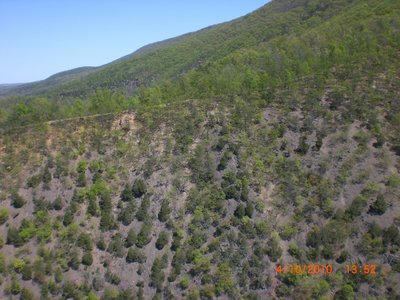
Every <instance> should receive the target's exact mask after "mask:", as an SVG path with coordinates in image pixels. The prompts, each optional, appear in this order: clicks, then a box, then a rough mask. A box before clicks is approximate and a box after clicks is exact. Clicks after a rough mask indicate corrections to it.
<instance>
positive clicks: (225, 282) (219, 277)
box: [215, 262, 234, 295]
mask: <svg viewBox="0 0 400 300" xmlns="http://www.w3.org/2000/svg"><path fill="white" fill-rule="evenodd" d="M215 277H216V287H215V288H216V292H217V295H221V294H223V293H230V292H232V290H233V289H234V281H233V279H232V270H231V268H230V267H229V264H228V263H227V262H224V263H221V264H219V265H218V268H217V271H216V274H215Z"/></svg>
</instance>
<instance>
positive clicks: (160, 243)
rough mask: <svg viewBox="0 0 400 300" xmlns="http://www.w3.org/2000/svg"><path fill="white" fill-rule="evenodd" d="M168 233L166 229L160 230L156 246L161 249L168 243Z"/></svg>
mask: <svg viewBox="0 0 400 300" xmlns="http://www.w3.org/2000/svg"><path fill="white" fill-rule="evenodd" d="M168 240H169V235H168V233H167V232H166V231H161V232H160V234H159V236H158V239H157V241H156V248H157V249H158V250H162V249H163V248H164V247H165V245H166V244H168Z"/></svg>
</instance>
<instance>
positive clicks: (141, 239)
mask: <svg viewBox="0 0 400 300" xmlns="http://www.w3.org/2000/svg"><path fill="white" fill-rule="evenodd" d="M151 229H152V225H151V224H150V223H143V225H142V228H141V229H140V232H139V234H138V236H137V239H136V246H138V247H139V248H143V247H144V246H146V245H147V244H148V243H150V241H151Z"/></svg>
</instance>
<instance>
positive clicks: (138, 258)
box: [125, 248, 146, 263]
mask: <svg viewBox="0 0 400 300" xmlns="http://www.w3.org/2000/svg"><path fill="white" fill-rule="evenodd" d="M125 260H126V262H127V263H144V262H146V255H145V254H144V253H143V252H142V251H140V250H139V249H137V248H129V250H128V253H127V254H126V258H125Z"/></svg>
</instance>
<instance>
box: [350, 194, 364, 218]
mask: <svg viewBox="0 0 400 300" xmlns="http://www.w3.org/2000/svg"><path fill="white" fill-rule="evenodd" d="M366 205H367V200H366V199H365V198H364V197H363V196H362V195H358V196H357V197H356V198H354V199H353V202H352V203H351V205H350V207H349V208H348V209H347V210H346V213H347V215H348V216H349V217H350V219H354V218H356V217H359V216H360V215H361V213H362V211H363V209H364V207H365V206H366Z"/></svg>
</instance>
